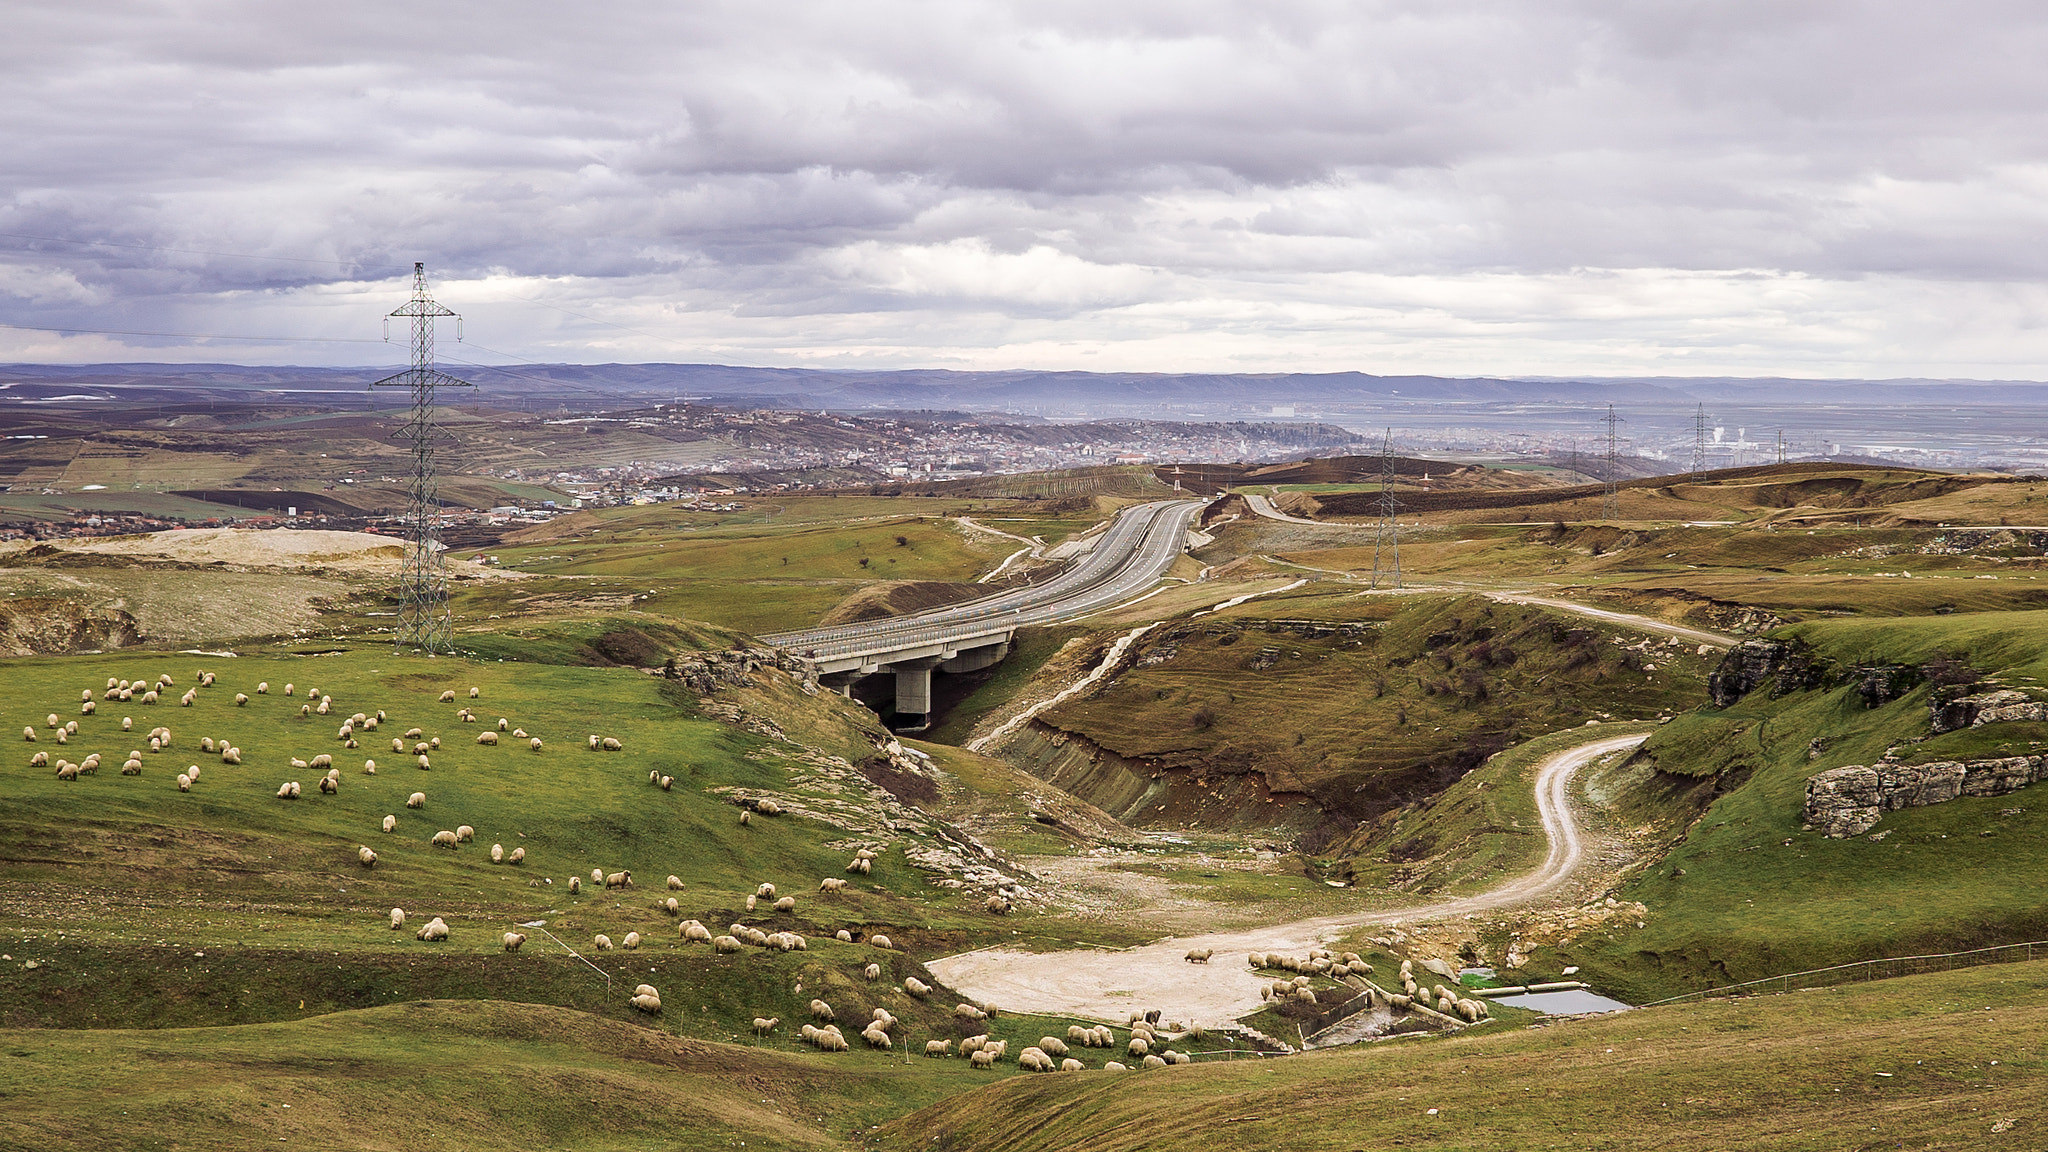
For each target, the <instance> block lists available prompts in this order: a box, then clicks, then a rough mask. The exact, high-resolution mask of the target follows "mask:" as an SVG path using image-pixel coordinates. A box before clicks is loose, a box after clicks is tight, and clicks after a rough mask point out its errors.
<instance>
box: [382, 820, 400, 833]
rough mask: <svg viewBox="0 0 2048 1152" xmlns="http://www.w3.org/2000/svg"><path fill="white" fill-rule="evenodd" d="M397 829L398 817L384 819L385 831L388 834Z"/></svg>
mask: <svg viewBox="0 0 2048 1152" xmlns="http://www.w3.org/2000/svg"><path fill="white" fill-rule="evenodd" d="M396 827H398V817H396V816H386V817H384V830H385V831H386V832H389V831H391V830H392V829H394V828H396Z"/></svg>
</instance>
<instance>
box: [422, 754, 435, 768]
mask: <svg viewBox="0 0 2048 1152" xmlns="http://www.w3.org/2000/svg"><path fill="white" fill-rule="evenodd" d="M433 766H434V765H433V763H432V762H431V761H429V760H428V759H427V758H426V757H425V756H421V757H420V771H422V772H425V771H428V770H429V769H431V768H433Z"/></svg>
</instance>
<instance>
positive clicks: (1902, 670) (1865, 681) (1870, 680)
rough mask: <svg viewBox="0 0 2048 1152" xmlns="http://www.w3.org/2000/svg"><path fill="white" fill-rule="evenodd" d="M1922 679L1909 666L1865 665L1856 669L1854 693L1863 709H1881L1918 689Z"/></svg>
mask: <svg viewBox="0 0 2048 1152" xmlns="http://www.w3.org/2000/svg"><path fill="white" fill-rule="evenodd" d="M1922 679H1923V677H1922V675H1921V673H1920V670H1919V669H1918V668H1915V667H1913V666H1912V665H1910V664H1866V665H1863V666H1862V667H1859V668H1857V669H1856V693H1857V695H1859V696H1862V697H1863V706H1864V707H1865V708H1882V707H1884V706H1885V705H1886V704H1889V703H1891V702H1892V701H1894V700H1897V699H1898V698H1899V697H1901V696H1904V695H1905V694H1906V693H1908V692H1911V691H1912V690H1913V689H1914V688H1916V687H1919V685H1920V681H1921V680H1922Z"/></svg>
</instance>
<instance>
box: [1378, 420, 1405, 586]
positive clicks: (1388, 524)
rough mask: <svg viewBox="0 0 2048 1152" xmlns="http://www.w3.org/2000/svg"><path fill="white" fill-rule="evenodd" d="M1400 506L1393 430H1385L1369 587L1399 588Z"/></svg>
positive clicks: (1381, 453)
mask: <svg viewBox="0 0 2048 1152" xmlns="http://www.w3.org/2000/svg"><path fill="white" fill-rule="evenodd" d="M1400 510H1401V502H1400V501H1399V500H1396V499H1394V430H1393V429H1392V428H1389V429H1387V439H1386V444H1385V445H1384V446H1383V447H1382V448H1381V449H1380V528H1379V533H1378V535H1377V536H1376V537H1375V538H1374V540H1373V545H1372V584H1371V587H1374V588H1377V587H1379V586H1380V581H1381V580H1385V581H1387V587H1389V588H1399V587H1400V586H1401V521H1400V519H1399V517H1398V513H1399V512H1400Z"/></svg>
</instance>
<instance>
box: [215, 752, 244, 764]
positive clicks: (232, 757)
mask: <svg viewBox="0 0 2048 1152" xmlns="http://www.w3.org/2000/svg"><path fill="white" fill-rule="evenodd" d="M220 762H221V763H223V764H240V763H241V762H242V750H241V749H240V748H228V749H225V750H224V751H222V752H221V754H220Z"/></svg>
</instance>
